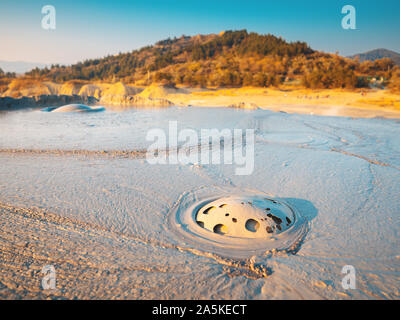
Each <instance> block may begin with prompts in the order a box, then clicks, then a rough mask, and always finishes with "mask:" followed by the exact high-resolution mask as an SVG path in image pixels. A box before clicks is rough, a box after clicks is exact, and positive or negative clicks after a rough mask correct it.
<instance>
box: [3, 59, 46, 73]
mask: <svg viewBox="0 0 400 320" xmlns="http://www.w3.org/2000/svg"><path fill="white" fill-rule="evenodd" d="M44 67H46V65H45V64H43V63H37V62H26V61H1V60H0V69H2V70H3V71H4V72H15V73H25V72H27V71H30V70H32V69H34V68H44Z"/></svg>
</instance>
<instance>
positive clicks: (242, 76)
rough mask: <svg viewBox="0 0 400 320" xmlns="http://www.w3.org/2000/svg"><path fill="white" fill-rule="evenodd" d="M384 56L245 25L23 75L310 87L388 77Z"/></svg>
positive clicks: (356, 84) (350, 85)
mask: <svg viewBox="0 0 400 320" xmlns="http://www.w3.org/2000/svg"><path fill="white" fill-rule="evenodd" d="M393 67H394V65H393V62H392V61H391V60H389V59H386V60H385V59H383V60H377V61H375V62H374V63H372V64H370V63H369V64H365V65H363V64H362V63H359V62H357V61H354V60H351V59H347V58H344V57H340V56H338V55H334V54H328V53H324V52H319V51H315V50H313V49H311V48H310V47H309V46H308V45H307V44H306V43H305V42H299V41H297V42H287V41H285V40H284V39H282V38H280V37H276V36H274V35H271V34H267V35H260V34H257V33H254V32H251V33H249V32H247V31H246V30H239V31H224V32H221V33H220V34H209V35H197V36H192V37H190V36H182V37H180V38H174V39H166V40H162V41H159V42H157V43H156V44H154V45H152V46H147V47H144V48H142V49H140V50H134V51H131V52H128V53H120V54H118V55H114V56H107V57H104V58H99V59H91V60H86V61H83V62H80V63H77V64H74V65H71V66H60V65H53V66H51V68H44V69H39V68H36V69H34V70H32V71H31V72H28V73H26V76H29V77H33V78H38V79H41V80H51V81H56V82H65V81H69V80H85V81H92V82H95V81H108V82H118V81H122V82H124V83H129V84H134V85H138V86H147V85H150V84H152V83H154V82H156V83H161V84H166V85H174V84H180V85H185V86H191V87H194V86H198V87H210V86H213V87H241V86H255V87H268V86H279V85H280V84H281V83H283V82H294V83H302V84H303V85H304V86H306V87H310V88H355V87H362V86H366V85H367V83H366V81H365V77H363V76H373V77H383V78H390V76H391V71H392V69H393Z"/></svg>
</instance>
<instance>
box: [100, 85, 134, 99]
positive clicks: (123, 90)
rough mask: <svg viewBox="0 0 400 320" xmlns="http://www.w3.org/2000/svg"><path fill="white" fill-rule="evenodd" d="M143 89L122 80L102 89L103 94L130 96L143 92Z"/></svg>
mask: <svg viewBox="0 0 400 320" xmlns="http://www.w3.org/2000/svg"><path fill="white" fill-rule="evenodd" d="M141 90H142V89H140V88H136V87H131V86H127V85H125V84H124V83H122V82H118V83H115V84H112V85H110V86H109V87H108V88H106V89H105V90H103V91H102V93H101V95H102V96H129V95H135V94H138V93H139V92H141Z"/></svg>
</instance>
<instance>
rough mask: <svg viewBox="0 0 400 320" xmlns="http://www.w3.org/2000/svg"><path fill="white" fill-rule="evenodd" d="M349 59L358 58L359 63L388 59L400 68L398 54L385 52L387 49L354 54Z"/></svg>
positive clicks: (389, 51) (399, 55) (399, 56)
mask: <svg viewBox="0 0 400 320" xmlns="http://www.w3.org/2000/svg"><path fill="white" fill-rule="evenodd" d="M349 58H351V59H356V58H358V59H359V60H360V62H364V61H375V60H378V59H382V58H389V59H392V60H393V62H394V63H395V64H396V65H398V66H400V53H397V52H394V51H391V50H387V49H375V50H371V51H368V52H364V53H359V54H355V55H353V56H350V57H349Z"/></svg>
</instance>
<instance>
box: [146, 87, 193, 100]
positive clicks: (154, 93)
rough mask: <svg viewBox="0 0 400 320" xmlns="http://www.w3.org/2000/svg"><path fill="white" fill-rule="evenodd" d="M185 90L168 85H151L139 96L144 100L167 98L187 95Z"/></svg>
mask: <svg viewBox="0 0 400 320" xmlns="http://www.w3.org/2000/svg"><path fill="white" fill-rule="evenodd" d="M185 93H187V91H186V90H185V89H180V88H176V87H173V86H167V85H155V84H153V85H151V86H149V87H147V88H146V89H144V90H143V91H142V92H141V93H140V94H139V96H141V97H143V98H166V97H167V96H168V95H170V94H185Z"/></svg>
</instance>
